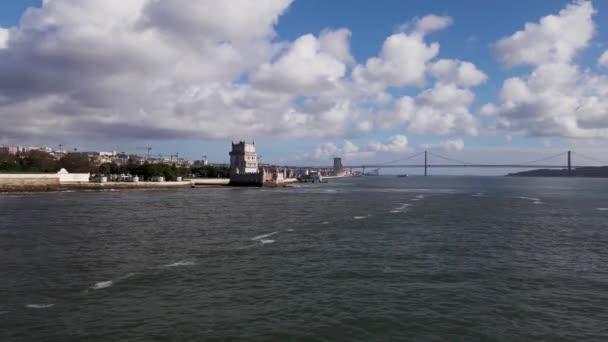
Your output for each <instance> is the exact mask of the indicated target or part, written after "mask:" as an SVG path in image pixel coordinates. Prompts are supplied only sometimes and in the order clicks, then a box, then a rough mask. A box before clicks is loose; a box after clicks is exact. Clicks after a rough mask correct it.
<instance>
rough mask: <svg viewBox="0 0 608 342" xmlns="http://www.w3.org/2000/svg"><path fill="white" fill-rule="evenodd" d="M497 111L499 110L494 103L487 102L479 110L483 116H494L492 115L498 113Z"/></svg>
mask: <svg viewBox="0 0 608 342" xmlns="http://www.w3.org/2000/svg"><path fill="white" fill-rule="evenodd" d="M497 112H498V108H497V107H496V105H494V104H493V103H486V104H484V105H483V106H482V107H481V109H480V110H479V113H480V114H481V115H483V116H492V115H494V114H496V113H497Z"/></svg>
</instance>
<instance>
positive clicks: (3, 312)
mask: <svg viewBox="0 0 608 342" xmlns="http://www.w3.org/2000/svg"><path fill="white" fill-rule="evenodd" d="M7 313H9V311H0V315H6V314H7Z"/></svg>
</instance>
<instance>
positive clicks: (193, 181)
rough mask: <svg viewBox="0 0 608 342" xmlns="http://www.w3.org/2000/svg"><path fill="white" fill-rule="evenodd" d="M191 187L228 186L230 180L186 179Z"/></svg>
mask: <svg viewBox="0 0 608 342" xmlns="http://www.w3.org/2000/svg"><path fill="white" fill-rule="evenodd" d="M186 180H187V181H189V182H190V183H191V184H192V185H228V183H230V178H191V179H186Z"/></svg>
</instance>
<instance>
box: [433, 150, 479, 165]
mask: <svg viewBox="0 0 608 342" xmlns="http://www.w3.org/2000/svg"><path fill="white" fill-rule="evenodd" d="M428 154H429V155H431V156H433V157H437V158H440V159H443V160H447V161H449V162H453V163H458V164H463V165H473V163H469V162H465V161H462V160H458V159H452V158H448V157H444V156H441V155H439V154H436V153H433V152H428Z"/></svg>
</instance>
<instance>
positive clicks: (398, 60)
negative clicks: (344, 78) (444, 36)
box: [353, 33, 439, 87]
mask: <svg viewBox="0 0 608 342" xmlns="http://www.w3.org/2000/svg"><path fill="white" fill-rule="evenodd" d="M438 53H439V43H436V42H435V43H431V44H426V43H425V42H424V37H423V36H422V35H419V34H416V33H413V34H410V35H408V34H405V33H397V34H393V35H391V36H390V37H388V38H387V39H386V40H385V41H384V45H383V46H382V52H381V53H380V57H373V58H370V59H368V60H367V63H366V64H365V66H362V65H358V66H357V67H355V69H354V70H353V79H354V80H355V81H356V82H357V83H359V84H368V83H380V84H382V85H385V86H391V87H404V86H417V87H423V86H424V85H425V83H426V77H425V71H426V64H427V62H429V61H430V60H431V59H433V58H434V57H435V56H437V54H438Z"/></svg>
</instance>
